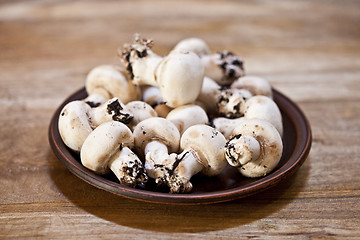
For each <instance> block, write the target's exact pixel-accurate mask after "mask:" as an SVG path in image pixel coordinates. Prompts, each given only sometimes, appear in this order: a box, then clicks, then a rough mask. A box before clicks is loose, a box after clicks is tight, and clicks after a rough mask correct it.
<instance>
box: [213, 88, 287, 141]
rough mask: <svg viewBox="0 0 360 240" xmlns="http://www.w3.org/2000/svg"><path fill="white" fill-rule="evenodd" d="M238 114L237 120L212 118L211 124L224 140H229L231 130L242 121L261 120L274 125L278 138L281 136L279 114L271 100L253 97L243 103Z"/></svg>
mask: <svg viewBox="0 0 360 240" xmlns="http://www.w3.org/2000/svg"><path fill="white" fill-rule="evenodd" d="M239 113H241V117H238V118H233V119H229V118H222V117H218V118H214V119H213V120H212V124H213V125H214V127H215V128H216V129H218V130H219V131H220V132H221V133H223V134H224V135H225V137H226V138H229V137H231V135H230V133H231V131H232V129H233V128H235V127H236V125H237V124H238V123H241V122H242V121H243V120H244V119H261V120H264V121H267V122H269V123H271V124H272V125H274V127H275V128H276V129H277V130H278V132H279V133H280V136H282V135H283V125H282V116H281V112H280V109H279V107H278V106H277V105H276V103H275V102H274V101H273V100H272V99H271V98H269V97H266V96H262V95H258V96H253V97H251V98H249V99H248V100H246V101H245V103H244V104H243V105H242V108H241V111H239Z"/></svg>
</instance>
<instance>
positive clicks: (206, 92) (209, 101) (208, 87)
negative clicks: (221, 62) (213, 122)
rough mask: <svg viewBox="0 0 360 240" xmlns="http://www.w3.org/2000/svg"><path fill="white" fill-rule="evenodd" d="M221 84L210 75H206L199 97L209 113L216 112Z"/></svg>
mask: <svg viewBox="0 0 360 240" xmlns="http://www.w3.org/2000/svg"><path fill="white" fill-rule="evenodd" d="M220 89H221V86H220V85H219V84H218V83H217V82H215V81H214V80H213V79H211V78H209V77H204V80H203V84H202V87H201V91H200V94H199V96H198V98H197V101H199V102H200V103H201V104H202V105H204V106H205V111H206V112H207V113H208V114H213V113H215V112H216V103H217V102H218V100H219V95H220Z"/></svg>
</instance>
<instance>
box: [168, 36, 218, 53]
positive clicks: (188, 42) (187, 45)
mask: <svg viewBox="0 0 360 240" xmlns="http://www.w3.org/2000/svg"><path fill="white" fill-rule="evenodd" d="M174 50H185V51H191V52H194V53H196V54H197V55H199V56H200V57H201V56H203V55H208V54H210V53H211V52H210V48H209V46H208V45H207V43H206V42H205V41H204V40H202V39H200V38H186V39H183V40H181V41H180V42H178V44H176V46H175V47H174Z"/></svg>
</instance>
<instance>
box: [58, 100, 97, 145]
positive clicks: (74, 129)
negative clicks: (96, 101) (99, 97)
mask: <svg viewBox="0 0 360 240" xmlns="http://www.w3.org/2000/svg"><path fill="white" fill-rule="evenodd" d="M90 111H91V107H90V106H89V105H88V104H86V103H85V102H83V101H79V100H78V101H72V102H69V103H68V104H66V105H65V106H64V107H63V109H62V110H61V112H60V116H59V122H58V128H59V133H60V136H61V139H62V140H63V142H64V143H65V145H66V146H67V147H69V148H70V149H71V150H73V151H75V152H80V149H81V146H82V144H83V143H84V141H85V139H86V138H87V136H89V134H90V133H91V132H92V130H93V128H92V126H91V123H90V121H89V116H88V113H89V112H90Z"/></svg>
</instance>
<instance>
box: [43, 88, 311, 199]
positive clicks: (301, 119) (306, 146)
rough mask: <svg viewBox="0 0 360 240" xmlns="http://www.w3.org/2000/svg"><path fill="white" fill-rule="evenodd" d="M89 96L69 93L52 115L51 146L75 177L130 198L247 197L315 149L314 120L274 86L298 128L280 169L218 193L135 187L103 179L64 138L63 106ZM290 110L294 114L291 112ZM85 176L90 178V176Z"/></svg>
mask: <svg viewBox="0 0 360 240" xmlns="http://www.w3.org/2000/svg"><path fill="white" fill-rule="evenodd" d="M86 96H87V95H86V90H85V87H82V88H80V89H79V90H77V91H75V92H74V93H72V94H71V95H70V96H68V97H67V98H66V99H65V100H64V101H63V102H62V104H61V105H60V106H58V108H57V109H56V111H55V112H54V114H53V116H52V118H51V121H50V125H49V128H48V138H49V143H50V147H51V149H52V151H53V152H54V154H55V155H56V157H57V158H58V159H59V160H60V161H61V162H62V163H63V164H64V165H65V166H66V168H67V169H68V170H70V172H71V173H73V174H74V175H75V176H77V177H79V178H80V179H81V180H83V181H85V182H87V183H89V184H90V185H93V186H95V187H97V188H99V189H102V190H105V191H108V192H110V193H113V194H116V195H119V196H122V197H126V198H130V199H135V200H140V201H146V202H152V203H165V204H181V205H187V204H191V205H193V204H209V203H217V202H225V201H231V200H235V199H238V198H243V197H247V196H250V195H253V194H255V193H259V192H261V191H264V190H266V189H269V188H271V187H273V186H275V185H277V184H278V183H279V182H281V181H283V180H284V179H286V178H288V177H289V176H291V175H292V174H294V173H295V172H296V171H297V170H298V169H299V168H300V166H301V165H302V164H303V163H304V161H305V160H306V159H307V156H308V155H309V152H310V149H311V144H312V132H311V127H310V123H309V121H308V119H307V118H306V116H305V114H304V113H303V111H302V110H301V109H300V108H299V107H298V106H297V104H295V103H294V102H293V101H292V100H290V99H289V98H288V97H287V96H285V95H284V94H282V93H281V92H279V91H277V90H276V89H274V88H273V96H274V101H275V102H277V103H278V102H279V101H281V102H282V103H286V109H283V108H281V109H280V110H281V112H282V114H285V113H286V115H287V117H288V118H289V119H290V120H291V122H292V123H293V125H294V126H295V129H296V141H295V142H296V145H295V147H294V151H292V153H291V155H290V157H289V159H288V160H287V161H286V162H285V163H284V164H283V165H282V166H281V167H280V168H278V169H276V170H275V171H273V172H271V173H270V174H268V175H267V176H265V177H262V178H260V179H258V180H257V181H254V182H251V183H248V184H246V185H245V186H240V187H235V188H231V189H225V190H219V191H214V192H204V193H184V194H170V193H161V192H155V191H149V190H143V189H138V188H131V187H128V186H124V185H121V184H120V183H116V182H113V181H111V180H109V179H106V178H103V177H102V176H100V175H97V174H95V173H94V172H92V171H90V170H88V169H86V168H85V167H84V166H82V165H81V163H79V162H78V161H77V160H76V159H75V158H74V157H73V156H72V154H71V152H70V150H69V149H68V148H67V147H66V146H65V144H64V143H63V142H62V140H61V137H60V134H59V130H58V124H57V123H58V118H59V115H60V112H61V110H62V108H63V107H64V106H65V105H66V104H67V103H68V102H70V101H73V100H77V99H79V100H80V99H83V98H85V97H86ZM82 97H83V98H82ZM279 108H280V107H279ZM290 112H291V113H292V114H289V113H290ZM295 123H297V124H295ZM61 147H62V148H63V149H66V150H67V151H66V152H64V151H62V150H61ZM72 159H74V160H75V161H73V160H72ZM85 176H87V177H89V179H88V178H86V177H85ZM99 179H100V180H101V181H100V180H99Z"/></svg>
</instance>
